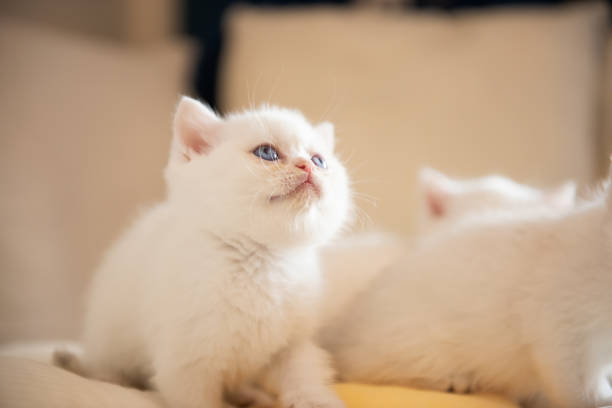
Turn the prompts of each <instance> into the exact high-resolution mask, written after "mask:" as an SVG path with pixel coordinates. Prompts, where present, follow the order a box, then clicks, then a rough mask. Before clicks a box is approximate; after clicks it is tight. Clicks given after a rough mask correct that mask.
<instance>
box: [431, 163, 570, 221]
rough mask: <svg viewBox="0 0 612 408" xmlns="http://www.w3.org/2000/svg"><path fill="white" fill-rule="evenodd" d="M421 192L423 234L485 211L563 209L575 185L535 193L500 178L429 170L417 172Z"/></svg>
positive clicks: (530, 188) (530, 189) (568, 201)
mask: <svg viewBox="0 0 612 408" xmlns="http://www.w3.org/2000/svg"><path fill="white" fill-rule="evenodd" d="M419 184H420V189H421V193H422V200H421V201H422V204H423V205H422V207H424V210H422V211H421V217H420V219H419V222H420V226H421V229H422V230H423V231H427V232H429V231H431V230H434V229H437V228H438V227H439V226H446V225H448V224H449V223H452V222H454V221H457V220H459V219H460V218H462V217H464V216H466V215H468V214H479V213H482V212H483V211H489V210H495V211H500V210H510V211H522V210H531V209H534V208H537V207H542V206H544V207H546V208H551V209H555V208H558V209H565V208H571V207H573V205H574V203H575V201H576V184H575V183H574V182H573V181H568V182H566V183H564V184H562V185H561V186H559V187H556V188H553V189H547V190H539V189H536V188H533V187H530V186H527V185H524V184H519V183H517V182H515V181H514V180H511V179H509V178H507V177H503V176H500V175H490V176H485V177H479V178H474V179H467V180H460V179H454V178H451V177H449V176H447V175H445V174H442V173H440V172H439V171H437V170H434V169H432V168H423V169H421V171H420V172H419Z"/></svg>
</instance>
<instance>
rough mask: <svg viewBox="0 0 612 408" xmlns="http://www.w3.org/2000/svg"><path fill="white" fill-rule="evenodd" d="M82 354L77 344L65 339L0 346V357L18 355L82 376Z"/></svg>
mask: <svg viewBox="0 0 612 408" xmlns="http://www.w3.org/2000/svg"><path fill="white" fill-rule="evenodd" d="M82 354H83V350H82V348H81V346H80V345H79V344H77V343H74V342H66V341H45V342H16V343H11V344H5V345H3V346H2V347H0V357H18V358H23V359H26V360H31V361H36V362H38V363H43V364H51V365H54V366H57V367H60V368H64V369H66V370H68V371H71V372H73V373H75V374H79V375H82V376H84V374H85V369H84V367H83V364H82V362H81V355H82Z"/></svg>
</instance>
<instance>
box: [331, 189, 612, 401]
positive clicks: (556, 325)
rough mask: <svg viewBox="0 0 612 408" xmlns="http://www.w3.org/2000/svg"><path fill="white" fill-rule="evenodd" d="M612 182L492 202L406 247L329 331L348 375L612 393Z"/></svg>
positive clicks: (550, 392) (528, 392)
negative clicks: (490, 207)
mask: <svg viewBox="0 0 612 408" xmlns="http://www.w3.org/2000/svg"><path fill="white" fill-rule="evenodd" d="M609 190H610V189H608V191H607V192H606V197H600V198H595V199H593V200H591V201H590V202H586V203H581V204H578V205H576V206H575V207H573V208H566V209H564V210H555V209H554V208H552V207H550V206H549V207H548V208H547V207H546V206H536V207H533V208H531V209H530V210H528V211H520V210H517V211H509V210H505V211H499V212H495V211H485V212H484V213H483V214H481V215H480V216H470V217H467V218H465V219H463V220H459V221H458V222H457V223H456V224H455V227H454V228H450V229H444V230H441V231H439V233H434V234H432V235H430V236H428V237H427V238H426V239H424V240H423V241H421V242H420V243H418V244H417V245H415V247H414V248H411V249H410V250H407V251H406V254H405V255H404V256H403V257H402V258H401V259H400V260H399V261H398V262H396V263H395V265H394V266H393V267H392V268H391V269H389V270H388V271H385V272H384V273H382V274H381V275H380V276H379V277H378V279H377V280H376V281H375V283H374V284H373V285H372V287H371V288H369V290H367V291H366V292H364V293H363V295H362V296H360V297H359V298H358V299H356V301H355V302H354V304H353V305H352V307H351V308H350V309H349V311H348V312H347V313H346V314H345V315H344V316H343V318H342V319H341V321H340V322H339V323H338V324H337V325H336V326H334V327H333V328H332V329H331V331H328V332H327V333H325V334H326V335H325V336H324V338H325V341H326V347H328V348H329V349H330V350H331V351H332V355H333V356H334V358H335V359H336V362H337V365H338V367H337V368H338V370H339V375H340V377H341V379H343V380H349V381H363V382H377V383H394V384H404V385H412V386H419V387H425V388H433V389H440V390H447V389H449V388H454V389H455V390H460V391H466V390H478V391H486V392H496V393H504V394H506V395H508V396H510V397H511V398H513V399H515V400H517V401H521V402H524V403H525V404H526V405H529V406H535V405H538V406H544V407H557V408H582V407H595V406H600V405H602V404H612V392H611V390H610V384H609V380H607V379H606V377H605V374H608V375H610V372H611V370H610V369H611V368H612V367H610V364H611V363H612V317H611V314H610V313H611V312H612V295H611V290H612V209H611V207H612V205H611V204H612V202H611V198H610V195H611V191H609Z"/></svg>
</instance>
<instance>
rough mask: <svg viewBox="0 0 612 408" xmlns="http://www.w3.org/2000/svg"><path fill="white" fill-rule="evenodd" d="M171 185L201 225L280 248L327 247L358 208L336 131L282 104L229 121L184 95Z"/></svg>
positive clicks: (172, 195) (175, 198)
mask: <svg viewBox="0 0 612 408" xmlns="http://www.w3.org/2000/svg"><path fill="white" fill-rule="evenodd" d="M166 180H167V183H168V191H169V202H170V203H171V204H172V205H177V206H179V207H180V208H181V211H183V214H185V215H187V216H188V217H190V218H191V219H192V220H193V222H194V223H196V224H201V225H202V226H203V227H205V228H209V229H210V230H212V231H213V232H215V233H219V234H226V233H229V234H244V235H246V236H248V237H249V238H251V239H254V240H256V241H258V242H261V243H264V244H269V245H275V246H284V245H295V244H298V243H299V244H311V243H322V242H324V241H326V240H328V239H329V238H330V237H331V236H332V235H334V233H336V232H337V231H338V230H339V229H340V228H341V227H342V226H343V224H344V223H345V222H346V221H347V219H348V217H349V213H350V209H351V198H350V191H349V183H348V177H347V174H346V171H345V169H344V167H343V166H342V164H341V163H340V162H339V160H338V159H337V158H336V156H335V155H334V129H333V126H332V125H331V124H330V123H327V122H325V123H321V124H319V125H316V126H312V125H311V124H310V123H309V122H308V121H307V120H306V119H305V118H304V117H303V116H302V115H301V114H300V113H299V112H296V111H292V110H287V109H281V108H275V107H265V108H261V109H258V110H250V111H245V112H243V113H237V114H232V115H229V116H227V117H225V118H221V117H220V116H218V115H216V114H215V113H214V112H213V111H212V110H211V109H210V108H209V107H207V106H206V105H203V104H202V103H200V102H198V101H196V100H194V99H191V98H188V97H183V98H182V99H181V101H180V103H179V105H178V108H177V111H176V115H175V118H174V137H173V140H172V146H171V149H170V159H169V162H168V166H167V168H166Z"/></svg>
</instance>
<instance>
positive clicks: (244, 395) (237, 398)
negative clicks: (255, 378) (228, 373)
mask: <svg viewBox="0 0 612 408" xmlns="http://www.w3.org/2000/svg"><path fill="white" fill-rule="evenodd" d="M226 398H227V400H228V401H229V402H230V403H231V404H233V405H235V406H238V407H250V408H274V407H276V401H274V398H272V396H270V395H268V394H267V393H265V392H264V391H262V390H260V389H258V388H255V387H253V386H250V385H243V386H241V387H240V388H238V389H237V390H235V391H233V392H231V393H228V394H227V395H226Z"/></svg>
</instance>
